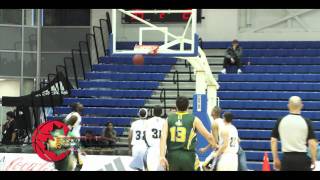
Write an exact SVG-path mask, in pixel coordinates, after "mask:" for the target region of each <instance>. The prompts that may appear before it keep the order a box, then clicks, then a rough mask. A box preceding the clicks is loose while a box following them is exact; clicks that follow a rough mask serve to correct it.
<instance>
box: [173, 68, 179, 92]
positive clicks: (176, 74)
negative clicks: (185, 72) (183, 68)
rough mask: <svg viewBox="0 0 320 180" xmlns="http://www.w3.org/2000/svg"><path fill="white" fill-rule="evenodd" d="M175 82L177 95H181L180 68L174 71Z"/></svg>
mask: <svg viewBox="0 0 320 180" xmlns="http://www.w3.org/2000/svg"><path fill="white" fill-rule="evenodd" d="M172 80H173V84H176V85H177V97H179V96H180V87H179V83H180V79H179V72H178V70H176V71H175V72H174V73H173V79H172Z"/></svg>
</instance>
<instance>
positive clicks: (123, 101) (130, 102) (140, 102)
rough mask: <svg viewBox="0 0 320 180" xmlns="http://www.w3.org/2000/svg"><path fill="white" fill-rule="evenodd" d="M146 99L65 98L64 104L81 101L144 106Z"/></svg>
mask: <svg viewBox="0 0 320 180" xmlns="http://www.w3.org/2000/svg"><path fill="white" fill-rule="evenodd" d="M145 101H146V100H145V99H102V98H64V101H63V104H64V105H69V104H71V103H75V102H80V103H81V104H83V105H84V106H88V107H90V106H92V107H99V106H109V107H142V106H143V105H144V104H145Z"/></svg>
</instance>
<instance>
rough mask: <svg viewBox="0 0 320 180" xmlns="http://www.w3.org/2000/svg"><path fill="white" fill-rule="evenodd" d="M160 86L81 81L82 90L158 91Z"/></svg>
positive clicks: (148, 82)
mask: <svg viewBox="0 0 320 180" xmlns="http://www.w3.org/2000/svg"><path fill="white" fill-rule="evenodd" d="M158 86H159V82H157V81H154V82H152V81H137V82H130V81H111V82H97V81H79V87H80V88H111V89H156V88H157V87H158Z"/></svg>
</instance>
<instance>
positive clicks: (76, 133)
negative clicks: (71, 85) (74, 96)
mask: <svg viewBox="0 0 320 180" xmlns="http://www.w3.org/2000/svg"><path fill="white" fill-rule="evenodd" d="M70 106H71V110H72V112H71V113H69V114H68V115H67V116H66V117H65V119H64V121H65V123H66V124H67V125H68V127H69V132H70V134H71V137H69V138H75V139H76V141H77V142H80V138H81V134H80V130H81V119H82V118H81V112H82V111H83V105H82V104H81V103H79V102H77V103H73V104H71V105H70ZM77 144H78V143H77ZM73 148H74V151H73V154H74V155H75V157H76V160H77V163H76V167H75V169H74V170H75V171H80V170H81V168H82V166H83V161H82V158H81V157H80V154H85V153H81V151H80V144H78V145H77V146H74V147H73Z"/></svg>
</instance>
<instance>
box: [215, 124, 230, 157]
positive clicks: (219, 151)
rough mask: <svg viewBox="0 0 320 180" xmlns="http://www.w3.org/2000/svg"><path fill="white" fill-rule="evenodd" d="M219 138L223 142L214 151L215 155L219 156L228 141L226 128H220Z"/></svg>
mask: <svg viewBox="0 0 320 180" xmlns="http://www.w3.org/2000/svg"><path fill="white" fill-rule="evenodd" d="M221 138H222V140H223V144H222V145H221V147H220V148H219V150H218V151H217V152H216V154H215V157H218V156H220V155H221V154H222V153H223V152H224V151H225V150H226V149H227V147H228V144H229V143H230V142H229V132H228V131H227V130H222V132H221Z"/></svg>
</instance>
